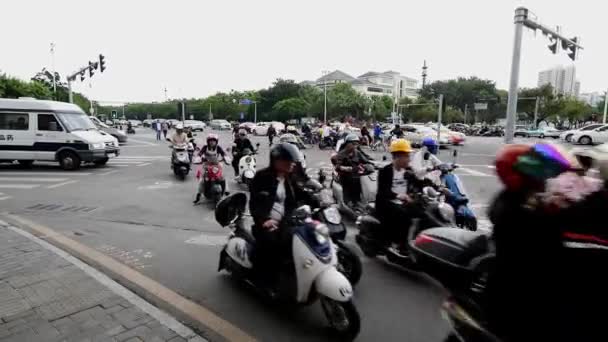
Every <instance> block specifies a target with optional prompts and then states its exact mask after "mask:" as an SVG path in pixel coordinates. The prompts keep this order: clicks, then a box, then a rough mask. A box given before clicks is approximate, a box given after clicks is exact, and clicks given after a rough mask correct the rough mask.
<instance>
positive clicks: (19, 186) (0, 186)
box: [0, 184, 40, 189]
mask: <svg viewBox="0 0 608 342" xmlns="http://www.w3.org/2000/svg"><path fill="white" fill-rule="evenodd" d="M38 187H40V184H0V189H34V188H38Z"/></svg>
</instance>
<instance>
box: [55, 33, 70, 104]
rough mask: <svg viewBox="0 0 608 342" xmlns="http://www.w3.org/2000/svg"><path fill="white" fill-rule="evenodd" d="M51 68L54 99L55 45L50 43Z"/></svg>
mask: <svg viewBox="0 0 608 342" xmlns="http://www.w3.org/2000/svg"><path fill="white" fill-rule="evenodd" d="M51 66H52V67H53V93H55V97H56V96H57V80H56V79H55V43H51ZM55 99H56V98H55ZM70 102H72V101H70Z"/></svg>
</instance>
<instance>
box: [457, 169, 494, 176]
mask: <svg viewBox="0 0 608 342" xmlns="http://www.w3.org/2000/svg"><path fill="white" fill-rule="evenodd" d="M457 170H461V171H464V172H466V173H468V175H463V174H461V176H475V177H492V175H489V174H487V173H483V172H479V171H476V170H473V169H469V168H466V167H461V168H459V169H457Z"/></svg>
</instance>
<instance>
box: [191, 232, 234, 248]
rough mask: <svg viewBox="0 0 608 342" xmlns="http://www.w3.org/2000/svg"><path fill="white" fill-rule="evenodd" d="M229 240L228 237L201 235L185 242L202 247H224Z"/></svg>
mask: <svg viewBox="0 0 608 342" xmlns="http://www.w3.org/2000/svg"><path fill="white" fill-rule="evenodd" d="M227 240H228V235H219V234H201V235H198V236H194V237H192V238H190V239H188V240H186V241H184V242H185V243H189V244H193V245H201V246H223V245H224V244H225V243H226V241H227Z"/></svg>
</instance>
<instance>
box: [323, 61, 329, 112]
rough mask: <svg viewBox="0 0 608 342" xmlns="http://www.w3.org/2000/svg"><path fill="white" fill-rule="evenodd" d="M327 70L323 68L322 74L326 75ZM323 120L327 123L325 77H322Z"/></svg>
mask: <svg viewBox="0 0 608 342" xmlns="http://www.w3.org/2000/svg"><path fill="white" fill-rule="evenodd" d="M328 74H329V71H327V70H324V71H323V76H327V75H328ZM323 122H324V123H325V124H327V79H326V78H323Z"/></svg>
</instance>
